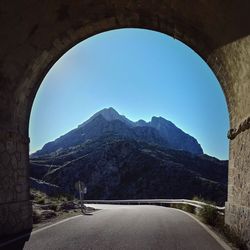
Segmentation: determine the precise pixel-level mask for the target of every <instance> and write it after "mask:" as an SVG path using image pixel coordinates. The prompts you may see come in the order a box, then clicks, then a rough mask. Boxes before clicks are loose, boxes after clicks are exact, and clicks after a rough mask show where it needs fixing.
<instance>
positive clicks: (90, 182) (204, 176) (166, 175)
mask: <svg viewBox="0 0 250 250" xmlns="http://www.w3.org/2000/svg"><path fill="white" fill-rule="evenodd" d="M96 118H97V117H96ZM96 118H95V119H96ZM31 175H32V176H33V177H35V178H38V179H40V178H43V179H44V180H45V181H47V182H48V183H52V184H53V185H56V186H59V187H60V188H62V190H63V191H64V192H65V193H71V194H75V188H74V184H75V182H76V181H78V180H82V181H84V182H85V184H86V185H87V187H88V194H87V196H86V198H87V199H143V198H193V197H194V196H200V197H203V198H205V199H208V200H212V201H215V202H217V203H218V204H223V202H225V200H226V193H227V162H226V161H220V160H218V159H216V158H213V157H210V156H207V155H194V154H192V153H190V152H187V151H181V150H173V149H167V148H166V147H161V146H156V145H153V144H150V143H147V142H144V141H138V140H136V139H128V138H123V137H120V136H119V135H105V136H100V137H98V138H96V139H93V140H87V141H86V142H84V143H82V144H78V145H76V146H71V147H70V148H67V149H63V150H61V151H60V152H58V154H57V155H55V154H53V153H51V154H47V155H46V156H37V157H33V159H32V161H31Z"/></svg>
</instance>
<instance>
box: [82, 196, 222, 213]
mask: <svg viewBox="0 0 250 250" xmlns="http://www.w3.org/2000/svg"><path fill="white" fill-rule="evenodd" d="M84 203H87V204H124V205H161V206H168V205H171V204H186V205H190V206H193V207H195V208H198V209H199V208H202V207H203V206H211V207H213V208H216V210H217V211H218V212H220V213H224V211H225V207H218V206H215V205H212V204H208V203H205V202H202V201H195V200H187V199H140V200H84Z"/></svg>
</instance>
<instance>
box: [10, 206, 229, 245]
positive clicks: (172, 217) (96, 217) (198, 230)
mask: <svg viewBox="0 0 250 250" xmlns="http://www.w3.org/2000/svg"><path fill="white" fill-rule="evenodd" d="M96 207H99V208H102V209H103V210H100V211H98V212H96V213H95V214H93V215H89V216H88V215H85V216H84V215H81V216H78V217H75V218H72V219H70V220H68V221H65V222H62V223H60V224H57V225H55V226H52V227H49V228H46V229H44V230H41V231H37V232H35V233H32V234H31V235H30V238H29V240H28V241H27V242H23V243H22V242H19V243H20V244H19V248H18V247H17V246H18V244H17V242H15V243H13V244H11V245H9V246H6V247H7V248H6V249H22V248H23V249H26V250H28V249H32V250H40V249H44V250H45V249H46V250H49V249H53V250H54V249H60V250H62V249H67V250H69V249H70V250H71V249H96V250H102V249H107V250H118V249H121V250H122V249H131V250H136V249H140V250H144V249H152V250H161V249H164V250H172V249H173V250H222V249H224V248H223V247H222V246H221V245H220V244H219V243H218V242H217V241H216V240H215V238H213V237H212V236H211V235H210V234H209V233H208V232H207V231H206V230H205V229H204V228H203V227H202V226H201V225H200V224H199V223H198V222H197V221H195V220H194V219H193V218H191V217H190V216H188V215H187V214H185V213H183V212H181V211H179V210H176V209H172V208H165V207H159V206H148V205H146V206H125V205H122V206H119V205H96ZM15 247H16V248H15Z"/></svg>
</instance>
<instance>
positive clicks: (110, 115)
mask: <svg viewBox="0 0 250 250" xmlns="http://www.w3.org/2000/svg"><path fill="white" fill-rule="evenodd" d="M95 115H102V116H103V117H104V118H105V119H106V120H107V121H112V120H119V118H120V117H121V115H120V114H119V113H118V112H117V111H116V110H115V109H114V108H112V107H109V108H104V109H102V110H100V111H99V112H97V113H96V114H95Z"/></svg>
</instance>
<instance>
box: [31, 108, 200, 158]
mask: <svg viewBox="0 0 250 250" xmlns="http://www.w3.org/2000/svg"><path fill="white" fill-rule="evenodd" d="M108 134H112V135H119V136H120V137H124V138H128V139H136V140H140V141H145V142H148V143H153V144H157V145H160V146H164V147H167V148H172V149H178V150H185V151H188V152H191V153H193V154H197V155H198V154H202V153H203V150H202V148H201V146H200V144H199V143H198V142H197V140H196V139H195V138H193V137H192V136H190V135H188V134H186V133H185V132H183V131H182V130H181V129H179V128H177V127H176V126H175V125H174V124H173V123H172V122H170V121H167V120H166V119H164V118H162V117H153V118H152V120H151V121H150V122H145V121H143V120H139V121H137V122H132V121H130V120H129V119H127V118H126V117H125V116H122V115H120V114H119V113H118V112H117V111H115V110H114V109H113V108H109V109H103V110H101V111H99V112H97V113H96V114H94V115H93V116H92V117H91V118H90V119H89V120H87V121H86V122H84V123H82V124H81V125H79V126H78V128H76V129H73V130H71V131H70V132H69V133H67V134H65V135H63V136H61V137H59V138H57V139H56V140H55V141H52V142H49V143H47V144H45V145H44V147H43V148H42V149H41V150H39V151H37V152H36V153H34V154H33V155H32V156H31V157H34V156H41V155H45V154H50V153H52V152H58V151H60V150H63V149H66V148H68V147H72V146H75V145H79V144H81V143H84V142H86V141H87V140H92V139H96V138H98V137H100V136H103V135H108Z"/></svg>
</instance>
